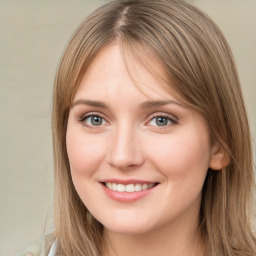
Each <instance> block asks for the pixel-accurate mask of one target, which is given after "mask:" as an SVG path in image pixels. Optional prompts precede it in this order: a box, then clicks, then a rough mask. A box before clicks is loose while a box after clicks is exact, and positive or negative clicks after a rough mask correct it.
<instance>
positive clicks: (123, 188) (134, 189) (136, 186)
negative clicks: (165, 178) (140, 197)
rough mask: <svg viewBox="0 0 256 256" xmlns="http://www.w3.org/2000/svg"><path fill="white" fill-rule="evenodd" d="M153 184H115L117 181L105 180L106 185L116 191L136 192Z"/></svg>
mask: <svg viewBox="0 0 256 256" xmlns="http://www.w3.org/2000/svg"><path fill="white" fill-rule="evenodd" d="M153 186H154V183H151V184H146V183H145V184H127V185H124V184H117V183H111V182H107V183H106V187H107V188H109V189H110V190H113V191H118V192H129V193H131V192H138V191H142V190H147V189H149V188H152V187H153Z"/></svg>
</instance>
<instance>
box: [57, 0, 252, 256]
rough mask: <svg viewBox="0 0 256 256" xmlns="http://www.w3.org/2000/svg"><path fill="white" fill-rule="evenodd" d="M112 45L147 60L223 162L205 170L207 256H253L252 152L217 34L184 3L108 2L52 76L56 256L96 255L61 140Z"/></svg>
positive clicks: (226, 52)
mask: <svg viewBox="0 0 256 256" xmlns="http://www.w3.org/2000/svg"><path fill="white" fill-rule="evenodd" d="M114 41H118V42H119V43H120V44H121V45H122V47H123V50H124V52H125V51H128V50H129V51H130V52H133V51H134V55H140V52H141V49H148V50H150V51H151V52H153V53H154V55H155V56H156V58H157V59H158V60H159V61H160V62H161V65H162V66H163V67H164V69H165V71H166V76H167V77H166V79H167V80H169V81H174V84H175V85H174V88H173V87H172V88H173V89H174V90H175V91H176V92H177V93H178V94H179V95H180V96H181V97H182V98H183V99H184V100H185V101H186V102H188V103H189V105H190V106H191V107H192V108H194V109H196V110H197V111H198V112H199V113H200V114H201V115H203V116H204V118H205V119H206V121H207V122H208V126H209V131H210V134H211V136H212V138H213V139H214V140H216V141H218V142H219V143H220V145H221V146H222V148H223V149H224V150H225V152H226V154H228V156H229V157H230V164H229V165H228V166H227V167H226V168H224V169H222V170H219V171H213V170H210V169H209V171H208V175H207V178H206V180H205V184H204V188H203V199H202V204H201V210H200V216H199V218H200V231H201V233H202V235H203V237H204V239H205V244H206V255H208V256H220V255H221V256H254V255H255V252H256V241H255V237H254V235H253V233H252V229H251V223H250V206H251V196H252V188H253V186H254V177H253V160H252V146H251V137H250V131H249V126H248V120H247V115H246V111H245V106H244V102H243V97H242V92H241V88H240V83H239V78H238V75H237V71H236V67H235V64H234V60H233V57H232V53H231V50H230V48H229V45H228V43H227V42H226V40H225V38H224V36H223V34H222V33H221V31H220V30H219V28H218V27H217V26H216V25H215V23H214V22H213V21H212V20H211V19H210V18H209V17H207V16H206V15H205V14H204V13H202V12H201V11H200V10H198V9H197V8H195V7H194V6H192V5H190V4H188V3H186V2H185V1H183V0H158V1H156V0H123V1H122V0H119V1H118V0H117V1H112V2H110V3H108V4H105V5H104V6H102V7H100V8H99V9H97V10H96V11H94V12H93V13H92V14H91V15H90V16H89V17H88V18H87V19H86V20H85V21H84V22H83V23H82V24H81V25H80V26H79V28H78V29H77V30H76V32H75V33H74V35H73V37H72V39H71V41H70V43H69V44H68V46H67V48H66V50H65V53H64V55H63V58H62V60H61V62H60V65H59V68H58V71H57V75H56V80H55V87H54V96H53V114H52V126H53V145H54V160H55V226H56V232H55V237H57V239H58V255H66V256H70V255H76V256H79V255H80V256H82V255H83V256H85V255H90V256H92V255H93V256H96V255H100V254H101V244H102V230H103V227H102V225H101V224H100V223H99V222H98V221H96V220H95V219H94V217H93V216H92V215H91V214H90V213H89V212H88V210H87V208H86V206H85V205H84V204H83V203H82V201H81V200H80V198H79V196H78V194H77V192H76V190H75V188H74V185H73V183H72V179H71V174H70V168H69V161H68V157H67V150H66V141H65V136H66V130H67V120H68V116H69V109H70V106H71V103H72V100H73V97H74V94H75V92H76V90H77V88H78V86H79V83H80V81H81V78H82V77H83V75H84V73H85V72H86V69H87V67H88V66H89V65H90V63H91V62H92V60H93V59H94V57H95V56H96V55H97V53H98V52H99V50H100V49H102V48H103V47H104V46H106V45H108V44H110V43H112V42H114ZM138 48H140V49H139V50H138ZM145 51H146V50H145ZM135 53H136V54H135ZM143 54H144V55H145V52H144V53H141V57H142V55H143ZM134 57H135V56H134ZM136 57H138V56H136ZM171 84H173V82H172V83H171Z"/></svg>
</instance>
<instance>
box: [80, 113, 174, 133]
mask: <svg viewBox="0 0 256 256" xmlns="http://www.w3.org/2000/svg"><path fill="white" fill-rule="evenodd" d="M92 117H98V118H100V119H101V120H102V122H105V123H107V121H106V120H105V118H104V117H103V116H102V115H101V114H99V113H88V114H85V115H83V116H82V117H81V118H79V120H78V121H79V122H80V123H82V124H83V125H84V126H86V127H89V128H92V129H95V128H99V127H101V126H102V123H101V124H99V125H92V124H87V123H86V119H89V118H92ZM156 118H162V119H166V120H167V122H169V124H167V125H163V126H161V125H151V126H155V127H158V128H160V129H164V128H167V127H169V126H172V125H175V124H177V123H178V119H177V118H175V117H173V116H170V115H168V114H165V113H156V114H153V115H151V116H150V118H149V121H147V122H146V125H147V126H150V125H149V123H150V122H151V121H152V120H154V119H156Z"/></svg>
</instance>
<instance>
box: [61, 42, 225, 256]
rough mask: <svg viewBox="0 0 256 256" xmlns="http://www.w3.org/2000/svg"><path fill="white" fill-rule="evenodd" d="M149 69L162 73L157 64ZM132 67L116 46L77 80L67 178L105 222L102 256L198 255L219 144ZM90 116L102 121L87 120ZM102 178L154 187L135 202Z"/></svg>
mask: <svg viewBox="0 0 256 256" xmlns="http://www.w3.org/2000/svg"><path fill="white" fill-rule="evenodd" d="M145 57H146V56H145ZM154 67H155V70H156V71H157V72H158V73H159V74H162V75H164V72H163V70H162V69H161V66H160V64H159V63H157V62H156V61H155V62H154ZM130 68H131V69H130V73H131V74H133V77H131V76H130V75H129V72H128V71H127V68H126V65H125V63H124V60H123V57H122V53H121V51H120V47H119V45H118V44H117V43H116V44H112V45H109V46H107V47H105V48H103V49H102V50H101V51H100V52H99V53H98V55H97V56H96V58H95V59H94V61H93V62H92V63H91V65H90V66H89V68H88V70H87V71H86V73H85V75H84V77H83V79H82V81H81V84H80V86H79V88H78V90H77V92H76V94H75V97H74V101H73V106H72V107H71V109H70V115H69V119H68V127H67V135H66V143H67V152H68V157H69V161H70V167H71V175H72V179H73V183H74V185H75V188H76V190H77V192H78V194H79V196H80V198H81V200H82V201H83V203H84V204H85V206H86V207H87V208H88V210H89V211H90V212H91V213H92V215H93V216H94V217H95V218H96V219H97V220H98V221H99V222H101V223H102V224H103V225H104V250H103V254H104V255H144V254H145V252H147V255H173V256H175V255H179V256H182V255H184V256H185V255H194V254H195V255H202V253H203V252H202V251H203V242H202V240H201V237H200V234H199V232H198V212H199V208H200V203H201V196H202V186H203V184H204V180H205V176H206V173H207V170H208V168H209V167H212V168H213V169H214V167H219V165H220V164H221V154H220V149H219V147H218V145H215V144H214V145H212V144H211V142H210V136H209V131H208V127H207V125H206V122H205V120H204V119H203V117H202V116H201V115H200V114H199V113H197V112H195V111H194V110H193V109H191V108H188V107H187V106H186V105H185V104H184V103H182V101H181V100H180V99H179V98H178V97H177V95H175V93H170V91H168V92H167V91H166V89H165V87H164V86H163V84H162V82H161V81H159V80H158V79H156V78H155V77H154V76H153V75H152V74H151V73H149V72H148V70H147V69H145V68H144V67H143V66H142V65H140V63H137V62H135V61H134V63H133V65H132V66H131V67H130ZM148 101H154V102H155V101H158V102H159V101H160V102H165V104H162V105H159V104H158V105H159V106H157V105H156V104H155V105H154V104H153V105H152V104H146V103H145V102H148ZM167 101H168V104H167V103H166V102H167ZM92 102H93V103H92ZM95 102H96V103H97V104H96V103H95ZM99 102H100V104H99ZM103 105H104V106H103ZM92 115H93V116H96V117H98V119H97V118H96V119H97V121H100V122H99V124H100V125H95V123H92V119H91V116H92ZM159 116H160V117H162V118H163V119H162V120H161V121H162V123H163V124H164V125H162V126H160V125H159V124H160V122H157V120H159V119H157V118H156V117H159ZM160 119H161V118H160ZM105 179H121V180H127V179H138V180H144V181H150V182H157V183H158V185H157V186H156V187H155V188H154V189H153V190H152V191H151V192H150V193H149V194H148V195H146V196H145V197H143V198H141V199H139V200H135V201H134V202H128V203H127V202H118V201H116V200H113V199H112V198H110V197H109V196H108V195H106V193H105V192H104V189H103V185H102V184H101V183H100V181H102V180H105Z"/></svg>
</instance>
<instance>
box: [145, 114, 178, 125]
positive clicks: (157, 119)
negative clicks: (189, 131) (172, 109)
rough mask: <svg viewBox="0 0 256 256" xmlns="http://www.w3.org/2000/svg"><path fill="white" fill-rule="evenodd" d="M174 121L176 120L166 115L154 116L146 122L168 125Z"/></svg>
mask: <svg viewBox="0 0 256 256" xmlns="http://www.w3.org/2000/svg"><path fill="white" fill-rule="evenodd" d="M175 123H177V122H176V121H174V120H173V119H171V118H170V117H168V116H155V117H153V118H152V119H151V120H150V121H149V122H148V124H149V125H152V126H169V125H171V124H175Z"/></svg>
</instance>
